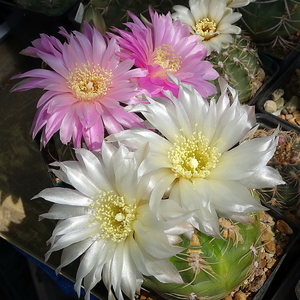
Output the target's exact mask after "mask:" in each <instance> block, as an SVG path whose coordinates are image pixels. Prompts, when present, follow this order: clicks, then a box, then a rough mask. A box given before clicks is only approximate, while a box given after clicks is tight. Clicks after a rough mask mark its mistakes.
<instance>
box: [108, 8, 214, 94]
mask: <svg viewBox="0 0 300 300" xmlns="http://www.w3.org/2000/svg"><path fill="white" fill-rule="evenodd" d="M149 12H150V17H151V21H152V23H150V22H147V21H144V23H145V24H144V23H143V22H142V21H141V20H140V19H139V18H138V17H137V16H135V15H134V14H132V13H129V15H130V17H131V18H132V20H133V23H131V22H129V23H126V24H125V25H126V26H127V27H128V28H129V29H130V30H131V32H128V31H125V30H121V29H118V28H114V31H115V32H116V33H118V34H119V35H118V36H117V35H115V34H111V36H114V37H116V39H117V40H118V42H119V44H120V46H121V49H122V51H121V53H120V56H121V57H122V58H124V59H134V61H135V63H134V65H135V66H136V67H138V68H141V69H145V70H147V73H148V74H147V76H145V77H140V78H138V79H137V80H138V83H139V85H140V87H141V88H143V89H144V93H145V94H147V95H148V96H152V97H156V96H163V95H164V94H163V90H171V91H172V92H173V94H175V95H177V93H178V86H177V85H175V84H174V83H173V82H172V81H171V80H169V77H168V76H167V73H171V74H173V75H175V76H176V77H177V78H178V79H179V80H180V81H181V82H183V83H187V84H190V85H192V86H193V87H194V88H195V89H196V90H197V91H198V92H199V93H200V94H201V96H203V97H207V96H210V95H213V94H215V93H216V88H215V86H214V85H213V84H212V83H210V82H208V81H207V80H213V79H216V78H217V77H218V73H217V72H216V71H215V70H214V69H213V66H212V64H211V63H210V62H208V61H204V59H205V58H206V56H207V50H206V48H205V46H204V45H202V44H199V43H198V38H199V37H198V36H191V35H190V32H189V27H188V26H187V25H183V24H182V23H181V22H180V21H175V22H174V23H173V22H172V17H171V14H170V13H168V14H167V15H158V13H157V12H153V11H152V10H149Z"/></svg>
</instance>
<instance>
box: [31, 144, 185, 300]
mask: <svg viewBox="0 0 300 300" xmlns="http://www.w3.org/2000/svg"><path fill="white" fill-rule="evenodd" d="M146 150H147V149H146V148H143V147H142V148H140V149H139V151H137V152H136V153H134V154H133V153H132V152H129V151H128V150H127V149H126V148H124V147H121V148H119V149H116V148H115V147H114V146H112V145H107V144H106V143H105V142H104V143H103V149H102V154H101V155H97V154H93V153H92V152H90V151H89V150H86V149H76V150H75V151H76V157H77V160H78V161H69V162H60V163H56V164H55V165H56V166H59V167H60V170H56V171H55V170H53V172H55V174H56V175H57V176H58V177H59V178H61V179H62V180H63V181H65V182H66V183H68V184H70V185H72V186H73V187H74V188H75V189H69V188H60V187H53V188H48V189H45V190H43V191H42V192H40V193H39V194H38V195H37V196H36V197H35V198H37V197H42V198H44V199H45V200H47V201H50V202H53V203H54V205H53V206H52V208H51V209H50V211H49V212H48V213H45V214H43V215H41V217H42V218H48V219H56V220H59V222H58V223H57V225H56V227H55V229H54V231H53V234H52V237H51V238H50V240H49V243H50V244H51V248H50V250H49V251H48V253H47V254H46V259H48V258H49V256H50V255H51V254H52V253H53V252H54V251H58V250H61V249H64V250H63V252H62V258H61V264H60V266H59V267H58V271H59V270H60V269H61V268H62V267H64V266H66V265H68V264H69V263H71V262H72V261H74V260H75V259H77V258H78V257H80V256H82V257H81V260H80V264H79V267H78V271H77V275H76V283H75V290H76V291H77V293H78V295H80V289H81V284H82V281H83V282H84V287H85V289H86V297H85V299H89V295H90V291H91V289H92V288H93V287H94V286H95V285H96V284H97V283H98V282H99V281H100V280H103V282H104V284H105V286H106V287H107V289H108V290H109V297H108V299H110V300H112V299H115V296H116V298H117V299H119V300H122V299H124V298H123V293H124V294H125V295H126V296H127V297H129V298H130V299H132V300H133V299H134V296H135V293H136V292H138V291H139V290H140V288H141V284H142V282H143V276H144V275H145V276H155V277H156V278H157V279H158V280H160V281H162V282H177V283H182V279H181V277H180V275H179V273H178V271H177V269H176V268H175V267H174V266H173V264H171V263H170V261H169V260H168V258H169V257H171V256H173V255H175V254H177V253H179V252H180V251H181V250H182V248H181V247H177V246H173V245H172V244H171V243H170V242H171V241H172V242H175V243H176V242H178V239H179V237H178V235H177V238H176V232H178V233H177V234H179V233H182V232H184V228H183V227H180V226H179V227H178V226H177V225H178V221H180V222H181V220H182V221H185V218H186V216H184V215H182V214H181V211H183V210H182V209H181V208H180V207H179V206H178V205H176V203H171V202H170V201H169V200H168V201H164V202H163V203H162V205H163V206H164V207H163V208H162V209H163V211H166V212H169V211H172V212H173V216H172V220H171V221H159V220H157V217H156V214H154V213H153V212H151V211H150V209H149V205H148V198H147V197H148V196H147V195H148V193H147V188H148V183H147V182H144V181H143V180H142V177H141V173H140V171H139V165H140V163H141V161H142V159H143V156H144V153H146V152H147V151H146ZM174 204H175V206H174ZM176 206H177V207H178V208H179V209H176ZM181 216H182V217H181ZM174 226H176V227H175V228H174ZM165 230H166V231H167V230H168V231H169V232H170V233H169V234H170V236H168V235H167V234H166V232H165ZM188 230H190V228H188ZM114 295H115V296H114Z"/></svg>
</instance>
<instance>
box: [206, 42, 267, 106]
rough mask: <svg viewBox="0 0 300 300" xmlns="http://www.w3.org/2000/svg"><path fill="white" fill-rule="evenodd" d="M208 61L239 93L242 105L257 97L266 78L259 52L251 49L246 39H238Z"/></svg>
mask: <svg viewBox="0 0 300 300" xmlns="http://www.w3.org/2000/svg"><path fill="white" fill-rule="evenodd" d="M208 60H209V61H210V62H211V63H212V64H213V65H214V68H215V69H216V71H218V72H219V74H220V75H221V76H223V77H224V78H225V79H226V80H227V81H228V82H229V84H230V86H232V87H233V88H235V89H236V90H237V91H238V93H239V100H240V102H241V103H243V102H246V101H249V100H250V99H251V98H252V97H253V96H254V95H255V93H256V92H257V90H258V89H259V88H260V87H261V85H262V83H263V80H264V78H265V73H264V71H263V69H262V68H261V67H260V60H259V57H258V54H257V51H256V50H255V49H253V48H251V47H250V43H249V41H248V40H247V39H245V38H241V37H236V38H235V40H234V42H233V43H232V44H231V45H230V46H229V47H228V48H227V49H225V50H223V51H221V52H220V53H216V52H213V53H212V54H211V55H210V56H209V57H208Z"/></svg>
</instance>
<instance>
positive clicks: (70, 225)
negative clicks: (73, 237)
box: [52, 215, 91, 235]
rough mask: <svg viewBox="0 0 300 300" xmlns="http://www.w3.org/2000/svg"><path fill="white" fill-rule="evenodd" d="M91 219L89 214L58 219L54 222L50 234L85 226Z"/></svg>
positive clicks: (59, 233)
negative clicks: (54, 224) (58, 220)
mask: <svg viewBox="0 0 300 300" xmlns="http://www.w3.org/2000/svg"><path fill="white" fill-rule="evenodd" d="M90 219H91V216H90V215H83V216H76V217H73V218H68V219H66V220H63V221H60V222H58V223H57V224H56V226H55V228H54V230H53V232H52V235H62V234H65V233H69V232H71V231H74V230H78V229H81V228H85V227H87V225H88V223H89V221H90Z"/></svg>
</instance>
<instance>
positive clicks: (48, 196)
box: [32, 187, 92, 206]
mask: <svg viewBox="0 0 300 300" xmlns="http://www.w3.org/2000/svg"><path fill="white" fill-rule="evenodd" d="M39 197H41V198H44V199H45V200H47V201H51V202H53V203H58V204H65V205H72V206H88V205H90V204H91V202H92V200H91V199H90V198H89V197H86V196H84V195H82V194H81V193H79V192H78V191H76V190H72V189H68V188H61V187H53V188H46V189H44V190H43V191H41V192H40V193H39V194H37V195H36V196H34V197H33V198H32V199H36V198H39Z"/></svg>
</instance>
